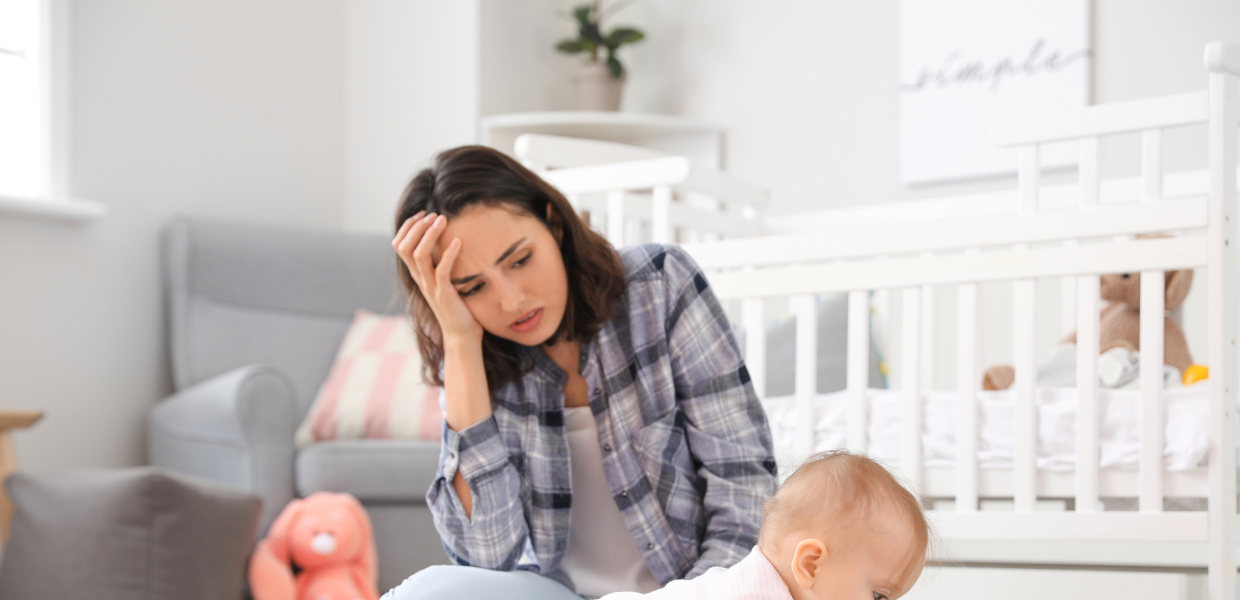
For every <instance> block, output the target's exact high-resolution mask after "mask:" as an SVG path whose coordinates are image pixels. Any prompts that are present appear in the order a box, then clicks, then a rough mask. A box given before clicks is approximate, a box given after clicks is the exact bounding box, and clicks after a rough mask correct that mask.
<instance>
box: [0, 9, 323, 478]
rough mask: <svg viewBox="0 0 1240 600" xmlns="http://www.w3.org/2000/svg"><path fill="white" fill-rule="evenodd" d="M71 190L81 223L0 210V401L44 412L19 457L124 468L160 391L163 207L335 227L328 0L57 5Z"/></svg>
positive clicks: (138, 448) (163, 389)
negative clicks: (64, 33)
mask: <svg viewBox="0 0 1240 600" xmlns="http://www.w3.org/2000/svg"><path fill="white" fill-rule="evenodd" d="M72 10H73V15H72V40H71V43H72V46H73V54H72V63H73V65H72V90H73V96H72V97H73V100H72V107H73V108H72V128H73V131H72V149H71V154H72V163H73V166H72V171H71V173H72V183H71V188H70V190H71V192H72V194H73V195H75V196H78V197H82V198H89V199H92V200H98V201H101V202H104V203H106V204H107V206H108V210H109V211H110V214H109V215H108V216H107V217H106V218H104V219H103V220H101V221H98V222H95V223H91V224H86V225H80V226H75V225H64V224H59V223H54V222H50V221H43V220H34V219H26V218H18V217H14V216H12V215H8V214H0V406H4V407H24V408H35V409H40V410H44V411H46V412H47V416H46V418H45V419H44V421H43V422H41V423H39V424H38V425H37V426H36V427H35V428H34V429H33V430H31V431H30V432H23V433H19V434H17V436H16V441H17V452H18V457H19V460H20V462H21V464H22V466H24V467H26V468H28V469H31V470H59V469H65V468H72V467H96V466H118V465H131V464H139V463H141V462H143V460H144V436H145V426H144V419H145V416H146V412H147V410H148V409H149V407H150V406H151V405H152V404H153V403H154V402H155V401H156V400H157V399H159V398H160V397H162V396H164V395H165V394H167V393H168V392H169V391H170V384H169V380H168V374H167V373H168V368H167V359H166V357H165V356H166V352H165V333H164V314H163V310H164V309H163V303H162V301H161V297H160V272H159V254H158V248H159V246H158V238H159V231H160V228H161V226H162V225H163V224H164V223H165V222H166V221H167V220H168V218H169V217H170V216H172V215H174V214H190V215H203V216H213V217H223V218H238V219H249V220H257V221H266V222H273V223H288V224H296V225H312V226H321V227H336V226H338V225H339V223H340V220H341V203H340V198H341V192H342V171H341V163H342V143H341V138H342V132H343V127H342V111H341V103H342V86H341V79H342V77H341V73H342V64H341V60H342V52H341V45H342V43H341V37H342V35H341V28H340V3H339V1H338V0H211V1H209V2H202V1H197V2H194V1H188V0H158V1H152V0H109V1H107V2H90V1H88V2H74V3H73V6H72Z"/></svg>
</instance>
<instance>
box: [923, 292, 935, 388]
mask: <svg viewBox="0 0 1240 600" xmlns="http://www.w3.org/2000/svg"><path fill="white" fill-rule="evenodd" d="M934 318H935V313H934V286H932V285H923V286H921V389H923V390H933V389H935V387H934V386H935V374H934V369H935V361H934V356H935V352H934V334H935V327H934Z"/></svg>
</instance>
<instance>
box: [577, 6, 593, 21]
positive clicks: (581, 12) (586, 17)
mask: <svg viewBox="0 0 1240 600" xmlns="http://www.w3.org/2000/svg"><path fill="white" fill-rule="evenodd" d="M591 10H593V7H591V6H590V5H589V4H579V5H577V6H574V7H573V18H574V19H577V22H578V23H580V24H582V25H585V24H586V23H591V22H592V21H591V20H590V11H591Z"/></svg>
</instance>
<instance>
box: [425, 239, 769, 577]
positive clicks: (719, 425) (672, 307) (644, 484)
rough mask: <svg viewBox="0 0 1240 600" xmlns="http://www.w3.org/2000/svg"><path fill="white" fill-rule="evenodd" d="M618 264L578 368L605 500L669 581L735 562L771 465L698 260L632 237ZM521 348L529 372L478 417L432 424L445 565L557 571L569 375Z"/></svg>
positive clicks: (744, 549) (436, 508)
mask: <svg viewBox="0 0 1240 600" xmlns="http://www.w3.org/2000/svg"><path fill="white" fill-rule="evenodd" d="M620 257H621V260H622V261H623V263H624V266H625V269H626V271H627V277H626V280H627V289H626V291H625V294H624V296H623V297H622V298H621V304H622V305H623V308H622V309H621V310H620V311H619V314H618V315H617V316H616V317H615V318H613V319H612V320H611V321H609V322H608V323H607V324H606V325H604V326H603V328H602V330H601V331H600V332H599V334H598V335H597V336H596V337H595V339H594V340H593V341H592V342H590V343H589V344H583V345H582V359H583V360H582V361H581V364H582V371H583V372H582V374H583V376H584V377H585V379H586V381H587V385H588V387H589V389H590V391H589V394H590V408H591V410H592V412H593V413H594V418H595V420H596V423H597V425H598V436H599V440H598V441H599V444H600V446H601V448H602V451H603V470H604V472H605V475H606V477H607V483H608V485H609V486H610V488H611V490H612V494H613V495H612V497H613V498H614V499H615V501H616V506H617V507H618V508H619V509H620V514H621V515H622V516H623V518H624V522H625V524H626V525H627V526H628V530H629V533H630V534H631V535H632V537H633V542H634V543H636V544H637V547H638V549H639V550H640V551H641V552H642V555H643V556H644V558H645V560H646V564H647V566H649V568H650V571H651V573H653V574H654V576H655V578H656V579H658V580H659V581H660V582H662V583H664V584H666V583H667V582H669V581H672V580H674V579H678V578H692V577H695V576H697V575H699V574H701V573H703V572H705V571H706V570H707V569H709V568H711V567H728V566H731V565H733V564H735V563H737V562H740V560H741V559H743V558H745V556H746V555H747V554H748V553H749V551H750V549H751V548H753V546H754V545H755V544H756V543H757V541H758V528H759V521H760V515H761V507H762V502H763V501H765V500H766V499H767V498H768V497H769V496H770V495H771V493H772V491H773V489H774V486H775V459H774V454H773V452H772V449H771V433H770V428H769V427H768V425H767V421H766V414H765V413H764V412H763V410H762V406H761V405H760V404H759V403H758V398H757V396H756V395H755V393H754V390H753V385H751V384H750V381H749V373H748V372H747V371H746V370H745V364H744V362H743V361H742V360H741V354H740V351H739V349H738V347H737V345H736V341H735V339H734V338H733V336H732V330H731V327H730V326H729V324H728V320H727V317H726V316H725V315H724V313H723V310H722V308H721V307H720V306H719V302H718V301H717V300H716V299H715V296H714V294H713V293H712V292H711V291H710V287H709V286H708V285H707V283H706V278H705V277H704V276H703V275H702V272H701V271H700V270H699V269H698V267H697V265H696V264H694V262H693V260H692V259H691V258H689V255H688V254H686V253H685V252H684V251H683V250H681V249H680V248H678V247H676V246H662V245H655V244H648V245H644V246H634V247H629V248H624V249H622V250H620ZM526 351H528V352H530V353H531V354H532V356H531V358H532V359H533V361H534V364H535V367H534V370H533V371H531V372H530V373H529V374H527V375H526V376H525V377H524V378H522V379H521V380H519V381H516V382H513V383H510V384H508V385H505V386H504V387H503V388H501V389H499V390H497V391H495V393H494V407H495V410H494V412H493V414H492V416H491V417H490V418H488V419H486V420H484V421H481V422H479V423H476V424H474V425H472V426H470V427H469V428H467V429H465V430H464V431H461V432H459V433H458V432H455V431H452V430H451V429H448V428H447V427H446V426H445V427H444V428H443V436H444V437H443V445H442V449H441V451H440V457H439V471H438V473H437V475H436V478H435V481H434V483H432V484H431V487H430V490H429V492H428V493H427V502H428V504H429V505H430V508H431V511H432V513H433V514H434V519H435V526H436V528H437V529H438V530H439V535H440V537H441V538H442V540H443V544H444V548H445V549H446V550H447V552H448V556H449V557H450V558H451V559H452V560H453V561H454V562H456V563H457V564H460V565H469V566H475V567H483V568H488V569H497V570H512V569H529V570H533V571H536V572H538V573H542V574H544V575H551V576H555V577H557V578H559V579H563V575H562V573H557V568H558V566H559V564H560V560H561V559H562V558H563V557H564V552H565V550H566V549H567V547H568V538H569V513H570V507H571V505H572V502H573V495H572V482H571V481H570V473H571V469H570V467H569V456H568V442H567V439H566V437H565V432H564V385H565V383H567V381H568V376H567V374H566V373H565V372H564V371H563V370H562V369H560V368H559V367H558V366H557V365H556V364H555V363H554V362H552V361H551V359H550V358H548V357H547V356H546V355H545V354H544V353H543V352H542V351H541V350H540V349H538V348H528V349H526ZM442 399H443V398H442V396H441V401H442ZM457 471H460V473H461V474H462V475H463V476H464V478H465V481H466V482H468V483H469V487H470V490H472V493H473V516H472V518H471V517H469V516H466V514H465V511H464V510H463V508H462V507H461V501H460V498H459V497H458V496H457V494H456V490H455V489H454V488H453V487H452V479H453V477H454V476H455V475H456V473H457Z"/></svg>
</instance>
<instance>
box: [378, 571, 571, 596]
mask: <svg viewBox="0 0 1240 600" xmlns="http://www.w3.org/2000/svg"><path fill="white" fill-rule="evenodd" d="M443 598H451V599H452V600H581V596H578V595H577V594H574V593H573V592H572V591H571V590H569V589H568V588H566V587H564V585H563V584H561V583H560V582H558V581H556V580H554V579H552V578H550V577H543V576H542V575H539V574H537V573H531V572H529V571H492V570H490V569H479V568H477V567H457V566H448V565H437V566H434V567H427V568H425V569H422V570H421V571H418V572H417V573H414V574H413V575H411V576H410V577H409V578H408V579H406V580H405V581H403V582H402V583H401V584H400V585H398V586H396V587H394V588H392V590H391V591H389V592H388V593H386V594H384V595H383V598H381V599H380V600H423V599H428V600H429V599H434V600H439V599H443Z"/></svg>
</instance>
